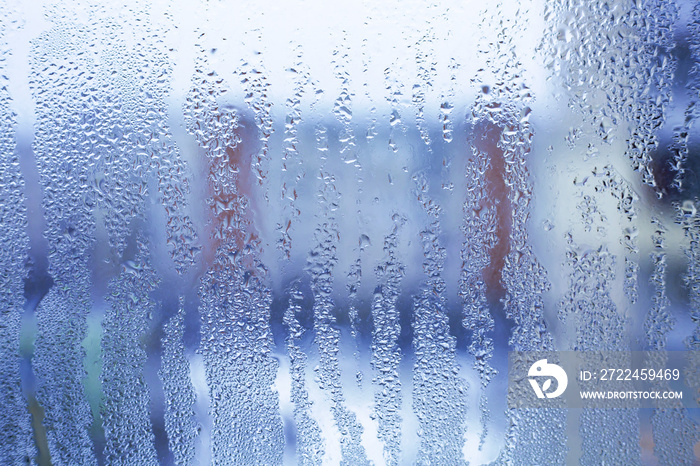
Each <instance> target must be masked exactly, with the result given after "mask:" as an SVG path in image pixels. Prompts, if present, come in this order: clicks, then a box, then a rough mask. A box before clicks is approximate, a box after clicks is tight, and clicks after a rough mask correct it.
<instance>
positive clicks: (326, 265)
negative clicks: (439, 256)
mask: <svg viewBox="0 0 700 466" xmlns="http://www.w3.org/2000/svg"><path fill="white" fill-rule="evenodd" d="M316 142H317V153H318V155H319V157H320V158H321V167H320V173H319V178H320V180H321V183H322V184H321V187H320V191H319V192H318V194H317V196H318V198H319V215H318V219H319V222H320V223H319V224H318V226H317V227H316V230H315V232H314V240H313V241H314V243H315V246H314V247H313V249H312V250H311V251H310V253H309V256H308V259H307V262H308V270H309V274H310V276H311V290H312V291H313V295H314V304H313V312H314V331H315V339H316V344H317V346H318V352H319V358H320V362H319V365H318V366H317V367H316V368H315V370H316V373H317V376H318V384H319V387H320V388H321V390H324V391H327V394H328V397H329V398H330V400H329V401H330V409H331V413H332V415H333V419H334V420H335V422H336V424H337V426H338V429H339V430H340V434H341V450H342V461H343V462H347V463H349V464H358V465H360V464H367V463H368V461H367V456H366V453H365V450H364V448H363V447H362V444H361V437H362V432H363V428H362V425H361V424H360V423H359V422H358V421H357V417H356V415H355V413H353V412H352V411H350V410H348V408H347V407H346V405H345V397H344V395H343V390H342V386H341V383H340V361H339V357H338V354H339V351H340V330H339V329H338V328H337V327H336V326H335V324H336V317H335V315H334V314H335V304H334V302H333V297H332V293H333V271H334V268H335V265H336V263H337V262H338V257H337V247H338V242H339V239H340V231H339V228H338V221H337V217H336V215H337V214H336V212H337V210H338V205H339V201H340V194H339V193H338V189H337V186H336V184H335V176H334V175H333V174H332V173H330V172H329V171H328V167H327V163H326V162H327V159H328V153H327V151H328V146H329V141H328V133H327V129H326V128H325V127H324V126H323V125H322V124H319V125H318V126H317V127H316Z"/></svg>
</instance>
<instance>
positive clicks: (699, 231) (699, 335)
mask: <svg viewBox="0 0 700 466" xmlns="http://www.w3.org/2000/svg"><path fill="white" fill-rule="evenodd" d="M698 11H699V12H700V9H699V10H698ZM698 207H700V205H698V201H697V200H695V201H690V200H688V201H685V202H684V203H683V204H682V205H681V206H680V207H679V209H678V217H677V219H678V222H679V223H680V224H681V227H682V228H683V232H684V234H685V237H686V239H687V246H685V247H684V249H685V250H684V252H685V255H686V257H687V259H688V269H687V272H686V274H685V275H684V276H683V282H684V284H685V286H686V288H687V290H688V295H689V296H688V297H689V299H688V300H689V307H690V309H689V314H690V319H691V321H692V322H693V323H694V324H695V328H693V329H692V334H691V335H690V336H689V337H688V338H687V339H686V340H685V342H684V343H685V347H686V348H687V349H688V350H689V351H692V352H696V351H699V350H700V216H699V215H698ZM689 360H690V361H689V362H692V364H690V365H689V366H688V368H687V369H686V370H685V371H684V373H683V378H684V380H686V381H687V384H688V386H689V387H691V388H693V389H695V390H696V393H697V391H699V390H700V364H698V358H689ZM698 440H700V433H698V431H697V430H696V432H695V441H696V442H697V441H698Z"/></svg>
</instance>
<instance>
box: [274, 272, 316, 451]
mask: <svg viewBox="0 0 700 466" xmlns="http://www.w3.org/2000/svg"><path fill="white" fill-rule="evenodd" d="M289 294H290V297H289V304H288V306H287V309H286V310H285V311H284V317H283V322H284V325H285V326H286V327H287V331H288V332H289V333H288V334H287V337H286V348H287V353H288V355H289V359H290V361H291V367H290V376H291V378H292V384H291V385H292V388H291V392H292V393H291V397H292V403H294V423H295V427H296V454H297V461H298V463H299V464H302V465H315V464H320V463H322V461H323V455H324V453H325V448H324V442H323V438H322V436H321V429H320V428H319V426H318V423H317V422H316V420H315V419H314V418H313V417H311V401H310V400H309V393H308V390H307V388H306V372H307V360H308V356H307V354H306V353H304V351H303V350H302V347H301V346H300V343H301V342H302V340H303V339H305V336H304V334H305V333H306V329H305V328H304V327H303V326H302V325H301V324H300V322H299V320H298V319H297V317H296V316H297V315H300V314H301V313H302V312H303V310H302V309H303V308H302V303H303V300H304V295H303V294H302V293H301V291H300V290H299V286H298V284H297V283H296V282H295V283H294V284H292V286H291V289H290V291H289Z"/></svg>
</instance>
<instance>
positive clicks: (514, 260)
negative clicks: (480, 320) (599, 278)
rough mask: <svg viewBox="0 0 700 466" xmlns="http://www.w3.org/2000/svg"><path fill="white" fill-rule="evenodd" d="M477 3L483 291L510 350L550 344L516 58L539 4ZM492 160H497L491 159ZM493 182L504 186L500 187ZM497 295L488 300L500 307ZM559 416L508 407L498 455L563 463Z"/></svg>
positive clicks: (526, 98)
mask: <svg viewBox="0 0 700 466" xmlns="http://www.w3.org/2000/svg"><path fill="white" fill-rule="evenodd" d="M484 8H485V10H484V11H483V12H482V15H483V18H484V20H483V21H482V22H481V23H480V26H479V27H480V28H481V33H482V35H483V36H482V38H481V41H480V43H479V44H478V47H479V52H480V57H481V58H482V59H483V60H484V62H485V63H486V64H487V66H486V67H485V68H484V69H482V70H480V71H479V72H478V74H477V79H476V80H475V81H476V82H477V84H478V85H480V86H481V94H480V95H479V97H478V98H477V101H476V103H475V105H474V107H473V110H472V114H471V118H472V124H473V127H474V128H475V131H476V130H478V127H479V126H480V125H479V123H481V125H483V126H482V127H483V128H484V129H485V130H486V129H487V128H488V127H491V128H492V129H491V131H495V135H493V136H490V137H489V139H490V140H491V142H490V143H489V144H488V146H490V149H488V150H489V152H490V155H491V160H490V163H491V164H492V166H493V169H495V170H494V173H493V178H494V182H495V183H494V185H493V188H496V189H495V190H494V192H493V193H492V194H491V195H492V196H495V197H497V198H498V206H497V209H496V213H497V217H498V218H497V225H498V228H497V231H496V245H495V246H494V248H492V252H491V264H490V265H489V267H488V269H487V270H486V271H485V272H486V273H485V278H486V280H487V281H488V280H489V278H490V281H491V283H492V284H491V285H490V287H491V291H490V294H491V293H492V294H493V296H494V298H495V299H494V301H496V300H498V301H500V302H501V303H502V306H503V314H504V317H505V319H503V325H507V324H508V320H512V322H513V324H514V326H513V328H512V333H511V336H510V339H509V345H510V346H512V348H513V349H514V350H516V351H528V350H530V351H532V350H547V349H550V350H551V349H553V339H552V335H551V333H550V331H549V329H548V327H547V325H546V323H545V319H544V298H543V294H544V293H545V292H546V291H547V290H548V289H549V286H550V285H549V281H548V280H547V273H546V270H545V269H544V267H543V266H542V265H541V264H540V262H539V260H538V259H537V257H536V256H535V253H534V251H533V248H532V245H531V243H530V238H529V232H528V218H529V215H530V203H531V201H532V181H531V179H530V173H529V171H528V169H527V166H526V163H527V162H528V158H529V156H530V153H531V146H532V138H533V137H534V130H533V127H532V125H531V123H530V122H529V119H530V114H531V109H530V107H529V105H530V104H531V101H532V100H533V95H532V91H531V90H530V84H529V83H528V82H527V81H526V78H525V76H526V74H525V72H524V67H523V65H522V62H521V61H520V59H519V58H518V57H520V56H531V55H533V54H534V53H535V50H534V49H529V48H526V47H528V46H529V44H530V41H528V40H523V38H524V37H525V34H526V33H527V32H528V29H529V28H528V21H529V20H530V19H531V18H532V17H537V16H536V15H539V14H540V13H539V12H537V11H532V10H533V9H535V8H538V6H537V4H536V2H526V1H523V2H519V3H518V5H517V8H507V7H506V5H504V4H503V3H500V2H499V3H496V4H488V5H486V6H485V7H484ZM492 30H496V31H498V32H497V35H496V38H495V39H494V38H489V35H490V31H492ZM474 137H475V138H476V137H479V135H478V134H475V135H474ZM501 160H502V162H501ZM497 161H498V162H499V164H498V165H499V166H500V168H497V167H496V165H495V163H496V162H497ZM496 180H498V181H496ZM499 190H502V191H505V192H503V193H500V194H499V192H498V191H499ZM499 207H500V208H499ZM499 298H500V299H499ZM498 301H496V302H495V303H494V304H495V305H496V306H498V307H500V306H499V304H496V303H498ZM499 314H500V312H499ZM565 417H566V415H565V413H564V411H563V410H557V409H538V410H527V409H513V410H510V411H509V412H508V418H509V421H510V425H509V427H508V433H507V437H506V441H505V443H506V445H505V448H504V449H503V450H502V451H501V453H500V455H499V458H498V461H499V462H503V463H506V462H512V463H514V464H524V465H525V464H535V463H551V464H561V463H563V462H564V461H565V460H564V458H565V457H566V448H565V447H562V448H558V449H552V448H550V445H551V444H552V443H555V444H557V445H566V434H565V431H564V426H565V424H566V423H565ZM537 439H541V440H539V441H538V440H537ZM545 439H546V440H545Z"/></svg>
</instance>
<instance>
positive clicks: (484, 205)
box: [459, 124, 505, 447]
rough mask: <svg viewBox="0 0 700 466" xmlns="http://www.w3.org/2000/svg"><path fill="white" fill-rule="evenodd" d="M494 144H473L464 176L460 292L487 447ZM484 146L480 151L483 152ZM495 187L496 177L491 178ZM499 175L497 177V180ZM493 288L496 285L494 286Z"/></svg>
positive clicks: (478, 130)
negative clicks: (492, 164) (492, 161)
mask: <svg viewBox="0 0 700 466" xmlns="http://www.w3.org/2000/svg"><path fill="white" fill-rule="evenodd" d="M473 131H474V132H475V133H482V132H487V131H488V125H483V124H480V125H477V126H475V127H474V128H473ZM474 138H480V139H482V141H486V140H488V136H487V135H486V134H475V135H474ZM494 142H495V141H491V143H492V144H491V145H489V144H488V143H487V144H485V145H483V144H480V143H473V144H472V149H473V155H472V157H470V158H469V160H468V161H467V163H466V167H467V171H466V173H465V180H466V185H467V187H466V193H467V198H466V199H465V201H464V203H463V206H462V214H463V222H462V227H461V230H462V234H463V235H464V242H463V243H462V248H461V252H460V255H461V260H462V266H461V272H460V279H459V293H460V297H461V300H462V306H463V321H462V324H463V326H464V328H465V329H467V331H470V332H471V335H472V336H471V339H472V341H471V344H470V345H469V351H470V353H471V354H472V355H473V356H474V368H475V369H476V370H477V372H478V374H479V380H480V384H481V387H480V392H481V395H480V399H479V409H480V413H479V419H480V423H481V429H482V430H481V434H480V438H479V447H482V446H483V445H484V441H485V439H486V435H487V433H488V432H487V428H486V426H487V422H488V418H489V410H488V405H487V403H488V399H487V396H486V392H485V391H486V388H487V386H488V384H489V382H490V381H491V379H492V378H493V376H495V375H496V370H495V368H494V367H492V366H491V364H490V362H489V361H490V360H491V357H492V356H493V339H492V338H491V337H490V336H489V334H490V333H491V332H493V330H494V319H493V317H492V316H491V313H490V311H489V305H488V299H487V284H486V281H485V276H486V274H487V271H488V268H489V266H490V265H491V252H492V251H493V249H494V247H495V246H496V244H497V237H496V232H497V231H498V215H497V212H496V206H495V205H494V204H495V201H491V200H490V197H489V192H488V190H487V183H489V179H484V178H487V177H486V176H485V175H486V174H487V173H494V174H496V173H497V170H494V169H493V168H491V167H490V165H491V160H490V159H491V155H494V156H496V154H490V153H489V151H494V150H496V149H497V148H496V147H495V146H494V144H493V143H494ZM480 146H481V150H480ZM490 178H491V183H492V184H493V181H494V180H493V178H494V176H491V177H490ZM497 178H498V175H496V179H497ZM492 191H493V193H492V194H491V195H492V196H496V191H497V190H496V187H495V186H492ZM503 207H505V206H503ZM492 287H493V286H492Z"/></svg>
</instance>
